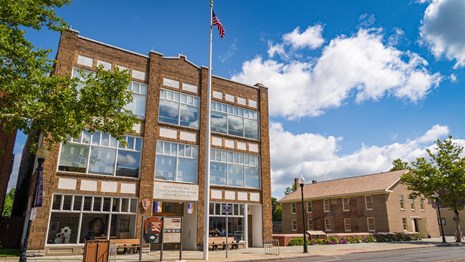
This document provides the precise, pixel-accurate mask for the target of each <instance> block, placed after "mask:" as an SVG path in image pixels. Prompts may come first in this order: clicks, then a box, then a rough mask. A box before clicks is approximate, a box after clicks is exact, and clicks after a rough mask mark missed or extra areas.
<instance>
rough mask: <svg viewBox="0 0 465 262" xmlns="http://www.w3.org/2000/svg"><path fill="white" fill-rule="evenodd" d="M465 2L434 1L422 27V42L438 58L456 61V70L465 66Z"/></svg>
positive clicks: (428, 9)
mask: <svg viewBox="0 0 465 262" xmlns="http://www.w3.org/2000/svg"><path fill="white" fill-rule="evenodd" d="M464 14H465V1H463V0H433V1H431V3H430V4H429V5H428V7H427V8H426V10H425V14H424V17H423V20H422V25H421V27H420V37H421V41H422V42H423V43H425V44H426V45H427V46H428V47H429V48H430V50H431V52H432V53H433V54H434V56H435V57H436V58H440V57H442V56H444V57H445V58H447V59H449V60H455V62H456V63H455V66H454V67H455V68H458V67H462V66H464V65H465V16H464Z"/></svg>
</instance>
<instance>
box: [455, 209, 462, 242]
mask: <svg viewBox="0 0 465 262" xmlns="http://www.w3.org/2000/svg"><path fill="white" fill-rule="evenodd" d="M454 214H455V228H456V231H455V242H462V230H460V217H459V211H458V210H457V209H454Z"/></svg>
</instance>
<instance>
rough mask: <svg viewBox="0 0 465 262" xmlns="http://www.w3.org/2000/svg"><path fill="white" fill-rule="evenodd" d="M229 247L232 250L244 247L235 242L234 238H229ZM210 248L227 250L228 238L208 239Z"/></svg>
mask: <svg viewBox="0 0 465 262" xmlns="http://www.w3.org/2000/svg"><path fill="white" fill-rule="evenodd" d="M227 239H228V246H230V248H231V249H239V245H241V244H242V245H244V244H243V243H239V242H237V241H235V240H234V237H228V238H227ZM208 248H209V249H211V250H218V248H221V249H223V250H224V249H226V237H210V238H208Z"/></svg>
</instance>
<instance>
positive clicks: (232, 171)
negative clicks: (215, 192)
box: [228, 164, 244, 186]
mask: <svg viewBox="0 0 465 262" xmlns="http://www.w3.org/2000/svg"><path fill="white" fill-rule="evenodd" d="M228 185H230V186H244V167H243V166H240V165H232V164H229V165H228Z"/></svg>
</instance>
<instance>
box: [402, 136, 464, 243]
mask: <svg viewBox="0 0 465 262" xmlns="http://www.w3.org/2000/svg"><path fill="white" fill-rule="evenodd" d="M426 152H427V154H428V156H429V158H428V159H426V158H417V159H416V160H415V161H414V162H412V163H411V167H410V168H409V169H410V172H408V173H407V174H404V175H403V176H402V178H401V180H402V182H403V183H404V184H406V185H407V187H408V189H409V190H412V191H413V193H412V197H416V196H419V195H423V196H424V197H427V198H431V197H433V196H434V195H435V194H438V196H439V199H440V200H441V202H442V203H443V206H444V207H448V208H450V209H451V210H452V211H453V212H454V214H455V222H456V239H457V242H460V241H461V237H460V218H459V211H460V210H462V209H463V208H464V205H465V157H462V155H463V154H462V153H463V147H462V146H460V145H458V144H457V143H455V142H454V141H453V140H452V137H449V138H447V139H444V140H436V148H434V149H433V150H430V149H426Z"/></svg>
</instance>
